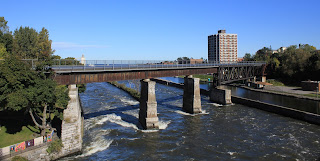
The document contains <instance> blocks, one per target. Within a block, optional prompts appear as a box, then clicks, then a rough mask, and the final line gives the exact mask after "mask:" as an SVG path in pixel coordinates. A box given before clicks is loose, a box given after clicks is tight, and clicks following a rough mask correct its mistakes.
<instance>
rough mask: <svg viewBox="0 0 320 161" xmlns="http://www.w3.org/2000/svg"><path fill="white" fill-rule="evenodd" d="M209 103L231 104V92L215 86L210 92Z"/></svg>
mask: <svg viewBox="0 0 320 161" xmlns="http://www.w3.org/2000/svg"><path fill="white" fill-rule="evenodd" d="M210 101H212V102H216V103H220V104H223V105H228V104H232V101H231V90H229V89H223V88H221V86H217V87H215V88H212V89H211V90H210Z"/></svg>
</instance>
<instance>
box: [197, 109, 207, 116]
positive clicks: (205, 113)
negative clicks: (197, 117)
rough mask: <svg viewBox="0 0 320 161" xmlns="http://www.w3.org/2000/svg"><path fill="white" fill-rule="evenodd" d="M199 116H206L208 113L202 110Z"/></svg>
mask: <svg viewBox="0 0 320 161" xmlns="http://www.w3.org/2000/svg"><path fill="white" fill-rule="evenodd" d="M199 114H201V115H208V114H209V112H207V111H206V110H202V111H201V113H199Z"/></svg>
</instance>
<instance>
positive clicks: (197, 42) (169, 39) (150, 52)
mask: <svg viewBox="0 0 320 161" xmlns="http://www.w3.org/2000/svg"><path fill="white" fill-rule="evenodd" d="M0 4H1V7H0V16H4V17H5V19H6V20H7V21H8V25H9V27H10V30H11V31H14V30H15V29H16V28H18V27H20V26H29V27H33V28H35V29H36V30H38V31H40V30H41V28H42V27H45V28H47V29H48V30H49V34H50V39H51V40H52V41H53V44H52V48H53V49H55V50H56V52H55V54H57V55H60V56H62V57H63V58H65V57H68V56H70V57H76V58H80V57H81V55H82V54H84V55H85V57H86V59H87V60H96V59H99V60H113V59H115V60H174V59H176V58H177V57H182V56H187V57H193V58H200V57H203V58H205V59H207V57H208V54H207V51H208V49H207V48H208V45H207V41H208V40H207V38H208V35H212V34H216V33H217V31H218V30H219V29H226V31H227V33H235V34H238V57H242V56H243V55H244V54H245V53H247V52H248V53H251V54H254V53H255V52H256V51H257V50H258V49H261V48H262V47H264V46H267V47H269V46H270V45H271V46H272V48H273V49H277V48H279V47H281V46H289V45H298V44H299V43H302V44H306V43H308V44H310V45H313V46H315V47H316V48H318V49H319V48H320V41H319V40H320V39H319V38H320V21H319V18H320V9H319V6H320V1H319V0H305V1H301V0H299V1H298V0H218V1H216V0H137V1H135V0H100V1H99V0H90V1H89V0H87V1H81V0H77V1H72V0H63V1H62V0H61V1H60V0H52V1H43V0H42V1H40V0H39V1H36V0H30V1H22V0H21V1H17V0H2V1H1V3H0Z"/></svg>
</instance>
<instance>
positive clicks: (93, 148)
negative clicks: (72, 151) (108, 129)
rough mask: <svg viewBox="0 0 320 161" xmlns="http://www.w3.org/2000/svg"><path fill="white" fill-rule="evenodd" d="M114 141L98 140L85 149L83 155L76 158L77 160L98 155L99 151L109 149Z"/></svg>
mask: <svg viewBox="0 0 320 161" xmlns="http://www.w3.org/2000/svg"><path fill="white" fill-rule="evenodd" d="M100 137H101V136H100ZM102 138H103V137H102ZM112 141H113V140H103V139H101V140H98V141H94V142H92V143H91V144H90V145H89V146H86V147H85V149H84V150H83V154H81V155H78V156H76V158H78V157H86V156H90V155H92V154H94V153H97V152H99V151H103V150H106V149H108V148H109V146H110V145H111V143H112Z"/></svg>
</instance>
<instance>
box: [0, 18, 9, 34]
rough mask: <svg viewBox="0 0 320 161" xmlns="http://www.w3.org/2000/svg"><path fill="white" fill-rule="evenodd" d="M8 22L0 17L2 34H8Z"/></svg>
mask: <svg viewBox="0 0 320 161" xmlns="http://www.w3.org/2000/svg"><path fill="white" fill-rule="evenodd" d="M7 23H8V21H6V20H5V19H4V17H0V31H1V32H2V33H7V32H9V27H8V26H7Z"/></svg>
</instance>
